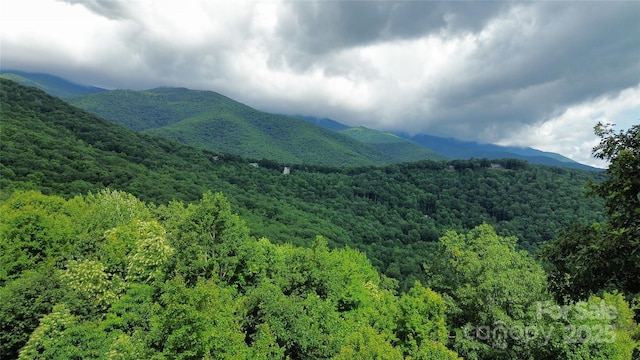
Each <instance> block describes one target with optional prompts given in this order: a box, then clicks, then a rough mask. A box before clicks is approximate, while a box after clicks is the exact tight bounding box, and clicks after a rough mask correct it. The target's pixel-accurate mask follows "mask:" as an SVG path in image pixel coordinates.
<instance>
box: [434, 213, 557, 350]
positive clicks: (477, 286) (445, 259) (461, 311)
mask: <svg viewBox="0 0 640 360" xmlns="http://www.w3.org/2000/svg"><path fill="white" fill-rule="evenodd" d="M425 267H426V268H427V271H428V276H429V278H430V280H429V282H428V285H429V286H431V287H432V288H433V289H434V290H436V291H437V292H439V293H441V294H443V296H444V297H445V299H446V300H447V315H448V318H449V319H450V321H451V326H452V327H453V329H454V331H455V334H456V335H455V340H454V349H455V350H456V351H457V352H458V353H459V354H460V355H461V356H463V357H469V358H495V359H501V358H505V359H507V358H511V357H513V356H516V357H525V355H526V354H527V352H528V348H527V344H525V343H521V342H519V341H515V339H513V338H511V337H508V336H484V334H479V333H478V330H482V329H485V328H487V329H489V328H494V327H498V326H501V327H505V328H509V327H514V326H520V325H522V324H523V323H524V322H528V321H531V319H532V318H533V317H534V314H533V307H534V305H535V304H536V303H537V302H538V301H543V300H546V299H547V282H546V275H545V272H544V270H543V269H542V267H541V266H540V265H539V264H538V263H537V262H536V261H535V260H534V259H533V258H531V257H530V256H529V254H527V253H526V252H524V251H518V250H516V239H515V238H513V237H502V236H499V235H497V234H496V233H495V231H494V229H493V228H492V227H491V226H490V225H488V224H483V225H480V226H477V227H476V228H474V229H473V230H470V231H469V232H467V233H462V234H459V233H457V232H454V231H449V232H447V233H446V234H445V235H444V236H443V237H442V238H440V251H439V252H438V254H437V255H436V257H435V258H434V260H433V262H431V263H430V264H426V265H425Z"/></svg>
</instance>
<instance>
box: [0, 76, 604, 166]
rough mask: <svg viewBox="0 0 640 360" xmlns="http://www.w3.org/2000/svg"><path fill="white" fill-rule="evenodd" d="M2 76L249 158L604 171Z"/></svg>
mask: <svg viewBox="0 0 640 360" xmlns="http://www.w3.org/2000/svg"><path fill="white" fill-rule="evenodd" d="M0 76H2V77H3V78H7V79H10V80H14V81H16V82H18V83H20V84H22V85H25V86H33V87H37V88H39V89H41V90H44V91H45V92H47V93H48V94H50V95H53V96H57V97H62V98H65V99H66V100H67V101H69V102H71V103H72V104H74V105H76V106H78V107H80V108H83V109H85V110H88V111H90V112H93V113H95V114H97V115H99V116H101V117H103V118H105V119H108V120H111V121H113V122H115V123H118V124H121V125H124V126H126V127H129V128H132V129H134V130H147V131H149V132H151V133H154V134H155V135H159V136H163V137H167V138H169V139H173V140H176V141H179V142H182V143H184V144H186V145H193V146H197V147H202V148H205V149H209V150H213V151H223V152H227V153H232V154H237V155H240V156H244V157H252V158H257V159H261V158H265V159H270V160H275V161H279V162H289V163H295V164H297V163H301V162H305V163H311V164H316V165H317V164H323V165H332V166H334V165H339V166H343V165H381V164H389V163H400V162H410V161H417V160H422V159H431V160H438V159H445V158H452V159H463V160H467V159H471V158H488V159H503V158H516V159H521V160H525V161H528V162H530V163H532V164H542V165H551V166H561V167H570V168H578V169H583V170H592V171H593V170H599V169H595V168H593V167H590V166H586V165H582V164H579V163H576V162H575V161H573V160H571V159H568V158H566V157H564V156H562V155H559V154H555V153H550V152H543V151H539V150H536V149H531V148H518V147H508V146H498V145H493V144H479V143H477V142H469V141H460V140H456V139H452V138H441V137H436V136H431V135H426V134H418V135H413V136H409V135H406V134H398V135H400V136H401V137H403V138H405V139H407V140H410V141H409V142H400V141H399V139H398V138H395V137H393V136H391V137H390V135H391V134H389V133H384V132H379V131H376V130H372V129H367V130H368V131H363V129H362V128H361V127H354V128H352V129H351V130H348V129H349V126H347V125H344V124H341V123H339V122H337V121H335V120H332V119H326V118H323V119H319V118H316V117H312V116H296V118H300V119H303V120H305V121H306V122H309V123H311V124H314V125H316V126H319V127H321V128H324V129H327V130H331V131H333V132H338V133H341V134H344V135H349V137H351V138H353V139H357V140H359V141H358V142H353V141H350V140H348V139H345V138H344V137H336V136H335V135H334V134H329V133H327V132H322V131H319V130H318V129H314V128H309V127H306V126H304V125H301V124H300V123H298V122H295V121H292V120H291V117H289V116H284V115H274V114H269V113H264V112H260V111H257V110H255V109H251V108H249V107H247V106H246V105H243V104H240V103H237V102H235V101H233V100H231V99H229V98H227V97H225V96H223V95H220V94H217V93H214V92H206V91H192V90H188V89H175V88H174V89H170V88H161V89H154V90H149V91H146V92H145V91H139V92H138V91H132V90H116V91H112V92H109V93H104V94H100V95H98V96H89V97H83V96H80V97H78V95H89V94H96V93H102V92H105V91H106V90H105V89H101V88H96V87H90V86H83V85H78V84H74V83H71V82H69V81H67V80H65V79H62V78H59V77H56V76H53V75H48V74H37V73H26V72H21V71H13V70H8V71H5V72H4V73H2V75H0ZM297 137H300V138H302V139H305V140H304V141H301V143H302V144H300V143H291V139H292V138H297ZM311 137H313V139H310V138H311ZM309 139H310V141H306V140H309ZM305 144H308V146H306V145H305ZM363 144H368V145H370V146H366V145H365V146H363ZM416 144H417V145H420V147H417V146H415V145H416ZM310 149H312V150H310ZM425 149H426V150H425Z"/></svg>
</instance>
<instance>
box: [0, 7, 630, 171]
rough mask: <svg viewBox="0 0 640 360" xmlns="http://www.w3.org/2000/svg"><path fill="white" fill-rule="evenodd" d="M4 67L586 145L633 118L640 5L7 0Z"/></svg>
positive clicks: (469, 134)
mask: <svg viewBox="0 0 640 360" xmlns="http://www.w3.org/2000/svg"><path fill="white" fill-rule="evenodd" d="M0 31H1V33H0V35H1V37H0V66H1V67H2V69H16V70H23V71H31V72H45V73H50V74H53V75H58V76H62V77H64V78H67V79H69V80H72V81H74V82H77V83H81V84H86V85H95V86H100V87H105V88H110V89H111V88H131V89H148V88H153V87H157V86H182V87H188V88H192V89H206V90H213V91H217V92H220V93H223V94H225V95H227V96H229V97H231V98H234V99H236V100H238V101H241V102H244V103H246V104H248V105H251V106H253V107H255V108H258V109H260V110H264V111H270V112H277V113H287V114H302V115H313V116H317V117H329V118H332V119H335V120H337V121H340V122H343V123H346V124H349V125H365V126H368V127H371V128H375V129H379V130H394V131H404V132H407V133H411V134H415V133H428V134H432V135H438V136H451V137H456V138H460V139H465V140H479V141H482V142H492V143H498V144H502V145H519V146H531V147H534V148H538V149H541V150H546V151H554V152H559V153H561V154H563V155H565V156H568V157H571V158H573V159H574V160H577V161H580V162H583V163H588V164H592V165H599V166H602V165H603V164H602V163H599V162H597V161H596V160H594V159H592V158H591V156H590V153H591V148H592V147H593V146H594V145H595V144H596V143H597V142H598V141H597V139H596V138H595V137H594V135H593V131H592V129H593V126H594V125H595V124H596V123H597V122H598V121H603V122H612V123H616V124H617V125H618V126H617V128H619V129H626V128H628V127H630V126H631V125H632V124H637V123H640V2H639V1H620V2H614V1H533V2H511V1H449V2H437V1H275V0H274V1H271V0H256V1H231V0H228V1H212V0H202V1H200V0H180V1H178V0H128V1H117V0H58V1H56V0H2V2H1V3H0Z"/></svg>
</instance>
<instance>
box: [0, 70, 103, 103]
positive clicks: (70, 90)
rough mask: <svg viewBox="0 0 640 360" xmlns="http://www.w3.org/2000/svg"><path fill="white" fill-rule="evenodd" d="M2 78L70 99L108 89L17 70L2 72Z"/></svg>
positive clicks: (0, 74)
mask: <svg viewBox="0 0 640 360" xmlns="http://www.w3.org/2000/svg"><path fill="white" fill-rule="evenodd" d="M0 77H1V78H3V79H8V80H12V81H15V82H17V83H18V84H21V85H24V86H32V87H36V88H38V89H40V90H42V91H44V92H46V93H47V94H49V95H53V96H56V97H62V98H64V97H69V96H74V95H86V94H95V93H99V92H103V91H107V90H106V89H102V88H98V87H95V86H85V85H79V84H75V83H72V82H70V81H67V80H65V79H62V78H59V77H57V76H53V75H49V74H40V73H28V72H24V71H17V70H0Z"/></svg>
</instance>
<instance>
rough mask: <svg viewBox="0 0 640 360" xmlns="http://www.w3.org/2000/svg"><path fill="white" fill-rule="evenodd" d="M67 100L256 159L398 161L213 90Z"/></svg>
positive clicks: (119, 119) (142, 126)
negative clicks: (262, 110) (254, 107)
mask: <svg viewBox="0 0 640 360" xmlns="http://www.w3.org/2000/svg"><path fill="white" fill-rule="evenodd" d="M68 101H69V102H70V103H71V104H73V105H75V106H78V107H80V108H83V109H85V110H87V111H90V112H92V113H94V114H97V115H99V116H101V117H104V118H105V119H108V120H111V121H113V122H115V123H117V124H120V125H124V126H126V127H129V128H131V129H134V130H141V131H144V132H146V133H149V134H153V135H157V136H160V137H164V138H168V139H172V140H176V141H178V142H181V143H183V144H187V145H192V146H196V147H200V148H203V149H208V150H212V151H217V152H227V153H232V154H237V155H240V156H243V157H248V158H253V159H262V158H264V159H270V160H275V161H279V162H283V163H289V164H302V163H305V164H324V165H338V166H353V165H380V164H385V163H390V162H393V159H392V158H391V157H388V156H385V155H383V154H381V153H379V152H377V151H376V150H375V149H373V148H371V147H369V146H367V145H365V144H362V143H360V142H358V141H355V140H353V139H351V138H349V137H347V136H344V135H340V134H337V133H335V132H332V131H329V130H326V129H323V128H320V127H318V126H314V125H313V124H310V123H308V122H306V121H303V120H300V119H298V118H295V117H289V116H283V115H275V114H269V113H265V112H261V111H258V110H255V109H252V108H251V107H249V106H246V105H244V104H241V103H239V102H236V101H233V100H231V99H229V98H227V97H225V96H223V95H220V94H217V93H215V92H211V91H196V90H188V89H182V88H158V89H153V90H148V91H134V90H114V91H109V92H104V93H100V94H93V95H87V96H82V97H75V98H70V99H68Z"/></svg>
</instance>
